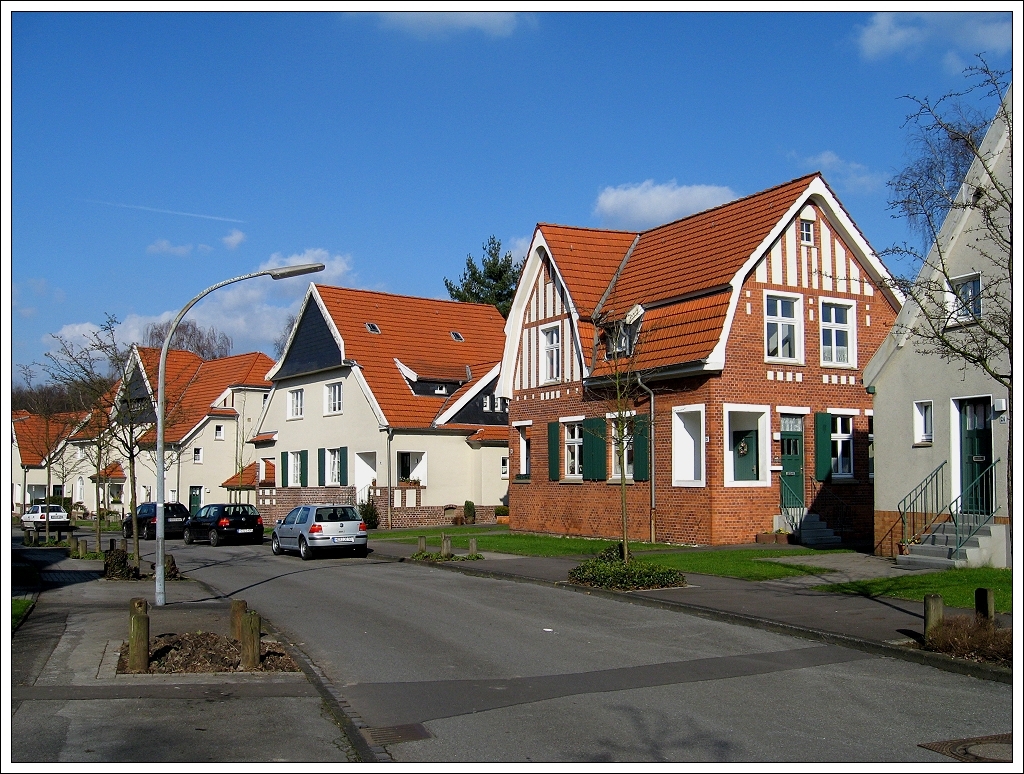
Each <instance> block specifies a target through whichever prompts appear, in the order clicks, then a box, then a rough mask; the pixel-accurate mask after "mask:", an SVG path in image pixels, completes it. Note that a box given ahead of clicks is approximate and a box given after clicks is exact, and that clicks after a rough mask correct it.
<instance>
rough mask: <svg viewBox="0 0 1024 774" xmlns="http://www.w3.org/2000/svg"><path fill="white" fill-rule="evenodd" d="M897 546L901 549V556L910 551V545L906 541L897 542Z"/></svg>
mask: <svg viewBox="0 0 1024 774" xmlns="http://www.w3.org/2000/svg"><path fill="white" fill-rule="evenodd" d="M896 548H897V550H898V551H899V554H900V556H906V555H907V554H909V553H910V546H909V545H907V544H906V543H897V544H896Z"/></svg>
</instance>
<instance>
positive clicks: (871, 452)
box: [864, 411, 875, 480]
mask: <svg viewBox="0 0 1024 774" xmlns="http://www.w3.org/2000/svg"><path fill="white" fill-rule="evenodd" d="M864 413H865V414H867V417H868V478H869V479H872V480H874V478H875V415H874V412H872V413H870V414H868V412H867V411H865V412H864Z"/></svg>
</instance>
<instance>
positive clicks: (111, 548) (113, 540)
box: [110, 538, 117, 551]
mask: <svg viewBox="0 0 1024 774" xmlns="http://www.w3.org/2000/svg"><path fill="white" fill-rule="evenodd" d="M116 546H117V540H115V539H114V538H110V550H111V551H113V550H114V548H115V547H116Z"/></svg>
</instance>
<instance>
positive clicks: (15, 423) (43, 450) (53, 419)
mask: <svg viewBox="0 0 1024 774" xmlns="http://www.w3.org/2000/svg"><path fill="white" fill-rule="evenodd" d="M87 416H88V414H87V413H86V412H84V411H68V412H62V413H59V414H54V415H52V416H50V417H44V416H41V415H39V414H32V413H30V412H28V411H14V412H11V423H12V428H13V431H14V439H15V441H16V442H17V444H18V454H19V455H20V457H21V464H22V465H23V466H24V467H30V468H41V467H43V460H44V459H46V458H47V457H49V456H50V455H51V454H53V453H54V452H56V451H58V450H59V449H60V447H61V445H63V444H64V442H65V441H67V440H68V439H69V438H70V437H71V435H72V433H73V432H74V431H75V430H76V429H77V428H78V427H79V426H80V425H81V424H82V422H84V421H85V419H86V417H87Z"/></svg>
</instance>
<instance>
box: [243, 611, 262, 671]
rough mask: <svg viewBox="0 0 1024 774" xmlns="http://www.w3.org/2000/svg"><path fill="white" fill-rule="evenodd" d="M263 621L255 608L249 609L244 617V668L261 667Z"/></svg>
mask: <svg viewBox="0 0 1024 774" xmlns="http://www.w3.org/2000/svg"><path fill="white" fill-rule="evenodd" d="M262 626H263V621H262V620H261V619H260V614H259V613H257V612H256V611H255V610H249V611H247V612H246V614H245V616H244V617H243V618H242V669H246V670H250V671H251V670H253V669H259V666H260V629H261V628H262Z"/></svg>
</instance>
